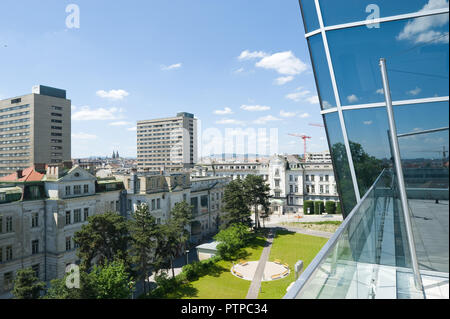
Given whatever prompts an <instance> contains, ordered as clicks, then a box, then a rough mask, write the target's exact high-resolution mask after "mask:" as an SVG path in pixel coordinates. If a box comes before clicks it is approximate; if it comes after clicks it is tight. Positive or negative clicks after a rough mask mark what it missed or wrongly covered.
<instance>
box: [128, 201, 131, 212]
mask: <svg viewBox="0 0 450 319" xmlns="http://www.w3.org/2000/svg"><path fill="white" fill-rule="evenodd" d="M127 210H131V199H128V200H127Z"/></svg>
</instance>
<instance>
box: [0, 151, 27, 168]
mask: <svg viewBox="0 0 450 319" xmlns="http://www.w3.org/2000/svg"><path fill="white" fill-rule="evenodd" d="M24 156H30V153H6V154H0V157H24ZM19 169H20V168H19Z"/></svg>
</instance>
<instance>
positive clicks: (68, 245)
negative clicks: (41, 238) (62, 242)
mask: <svg viewBox="0 0 450 319" xmlns="http://www.w3.org/2000/svg"><path fill="white" fill-rule="evenodd" d="M70 250H72V238H71V237H66V251H70Z"/></svg>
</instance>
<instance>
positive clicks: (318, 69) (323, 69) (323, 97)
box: [308, 34, 336, 109]
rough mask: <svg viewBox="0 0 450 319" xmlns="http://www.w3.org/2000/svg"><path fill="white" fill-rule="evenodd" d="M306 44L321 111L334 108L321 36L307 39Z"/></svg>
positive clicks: (332, 92)
mask: <svg viewBox="0 0 450 319" xmlns="http://www.w3.org/2000/svg"><path fill="white" fill-rule="evenodd" d="M308 43H309V48H310V50H311V60H312V64H313V67H314V76H315V78H316V83H317V90H318V91H319V97H320V102H321V105H322V109H329V108H332V107H336V100H335V98H334V91H333V87H332V84H331V76H330V70H329V68H328V63H327V58H326V55H325V49H324V46H323V40H322V35H321V34H317V35H314V36H312V37H309V38H308Z"/></svg>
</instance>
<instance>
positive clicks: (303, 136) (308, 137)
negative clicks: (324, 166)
mask: <svg viewBox="0 0 450 319" xmlns="http://www.w3.org/2000/svg"><path fill="white" fill-rule="evenodd" d="M288 135H290V136H295V137H300V138H301V139H302V140H303V144H304V151H303V161H304V162H305V161H306V140H307V139H311V138H312V137H311V136H306V135H302V134H294V133H290V134H288Z"/></svg>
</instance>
